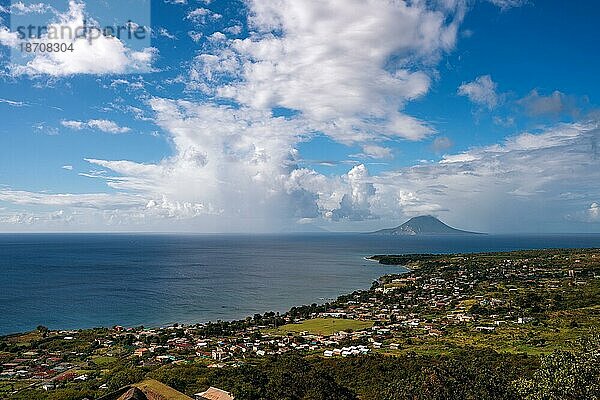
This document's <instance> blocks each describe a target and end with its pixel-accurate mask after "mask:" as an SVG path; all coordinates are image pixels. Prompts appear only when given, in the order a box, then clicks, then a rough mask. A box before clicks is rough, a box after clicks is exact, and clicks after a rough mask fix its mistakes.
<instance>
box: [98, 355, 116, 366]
mask: <svg viewBox="0 0 600 400" xmlns="http://www.w3.org/2000/svg"><path fill="white" fill-rule="evenodd" d="M117 360H118V358H117V357H110V356H100V357H94V358H92V361H93V362H94V364H96V365H97V366H99V367H106V366H107V365H110V364H113V363H114V362H115V361H117Z"/></svg>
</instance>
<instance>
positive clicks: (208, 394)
mask: <svg viewBox="0 0 600 400" xmlns="http://www.w3.org/2000/svg"><path fill="white" fill-rule="evenodd" d="M234 398H235V397H233V395H232V394H231V393H229V392H226V391H224V390H222V389H218V388H215V387H212V386H211V387H210V388H208V390H207V391H205V392H202V393H196V394H195V395H194V399H195V400H234Z"/></svg>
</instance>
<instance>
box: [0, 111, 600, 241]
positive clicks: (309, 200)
mask: <svg viewBox="0 0 600 400" xmlns="http://www.w3.org/2000/svg"><path fill="white" fill-rule="evenodd" d="M152 107H153V108H154V110H155V112H156V113H157V120H158V122H159V124H160V125H161V126H162V127H163V128H164V129H165V130H166V131H167V132H168V133H169V134H170V135H171V139H172V141H173V143H174V146H175V149H176V152H175V154H174V155H173V156H172V157H170V158H167V159H165V160H163V161H162V162H161V163H158V164H141V163H135V162H131V161H109V160H96V159H90V160H88V161H89V162H90V163H92V164H94V165H96V166H99V167H101V168H103V169H106V170H110V171H112V173H98V174H96V175H95V177H96V178H98V179H103V180H106V182H107V183H108V185H109V186H111V187H112V188H113V189H115V190H116V191H117V192H118V193H120V195H119V196H120V197H115V200H111V198H110V197H104V196H100V195H89V196H90V197H85V196H84V195H80V196H74V197H71V196H66V195H48V194H39V193H38V194H35V193H26V192H14V191H10V190H0V201H5V202H12V203H17V204H28V205H34V204H38V205H54V206H59V205H60V206H61V208H63V209H67V208H87V209H91V210H92V211H93V212H96V213H97V212H98V210H99V209H101V210H104V211H103V214H102V218H105V219H106V218H109V219H110V221H111V224H117V223H118V221H121V222H119V223H123V224H127V223H129V224H131V223H135V221H137V222H138V223H145V224H147V223H148V221H152V220H156V219H163V220H173V219H176V220H188V219H190V218H191V219H194V218H198V217H200V218H201V219H200V221H203V220H204V218H209V217H210V216H218V217H219V221H220V224H221V225H220V226H221V227H223V224H225V226H227V223H231V225H230V226H231V227H232V228H231V229H235V228H234V227H237V228H238V229H239V226H240V225H239V224H238V225H235V222H231V221H246V222H247V221H249V220H253V221H256V222H259V221H263V222H264V221H270V222H271V223H279V224H283V223H285V222H284V221H289V219H290V218H292V219H299V220H300V219H301V220H303V221H306V220H313V221H316V222H318V223H320V224H325V225H326V226H330V227H331V226H333V225H330V224H333V223H335V222H336V221H342V220H344V221H355V222H359V221H365V223H367V224H368V223H369V222H368V221H373V220H377V219H382V218H384V219H385V220H401V219H403V218H406V217H408V216H414V215H419V214H437V215H439V216H442V217H443V218H444V219H445V220H446V221H448V222H450V223H454V224H457V225H460V226H461V227H465V228H469V229H475V230H482V231H494V232H506V231H512V230H513V229H521V230H528V231H536V230H540V231H548V230H551V229H552V227H555V226H561V224H562V223H563V222H564V221H565V220H567V219H571V220H578V221H585V222H598V218H597V212H598V207H597V202H596V199H597V196H598V193H600V168H599V167H600V157H598V154H596V153H595V152H596V150H595V149H596V148H595V147H594V143H595V142H596V141H597V140H598V139H599V138H600V129H599V125H598V123H597V122H590V123H585V124H584V123H576V124H562V125H559V126H556V127H553V128H549V129H547V130H544V131H541V132H537V133H529V132H525V133H522V134H520V135H517V136H514V137H512V138H509V139H507V140H506V141H504V142H503V143H500V144H496V145H491V146H486V147H478V148H473V149H471V150H469V151H466V152H463V153H459V154H450V155H446V156H444V157H443V159H442V160H441V161H440V162H430V163H424V164H418V165H415V166H412V167H407V168H401V169H398V170H395V171H388V172H383V173H380V174H379V175H371V174H370V173H369V171H368V169H367V168H366V166H364V165H358V166H356V167H354V168H352V169H351V170H350V171H349V172H348V173H347V174H344V175H341V176H325V175H323V174H321V173H318V172H316V171H314V170H311V169H307V168H300V167H298V166H297V161H296V158H297V151H296V150H295V146H296V145H297V144H298V142H299V141H301V140H303V136H302V135H299V134H298V132H302V128H301V126H299V124H298V121H296V120H293V119H284V118H272V117H271V116H270V115H269V114H268V113H261V112H259V111H252V110H249V109H242V110H236V109H231V108H228V107H224V106H220V107H216V106H207V105H199V104H194V103H190V102H185V101H174V100H165V99H154V100H152ZM89 176H94V175H89ZM590 204H591V206H590ZM584 209H585V210H587V211H586V215H585V216H584V215H582V216H581V217H577V215H579V214H582V212H581V211H580V210H584ZM490 210H494V212H490ZM69 215H71V214H69ZM465 216H467V217H465ZM539 216H544V219H543V220H540V218H539ZM573 216H575V217H573ZM76 218H78V217H77V216H76ZM123 221H124V222H123ZM132 221H133V222H132ZM224 221H229V222H224ZM277 221H278V222H277ZM319 221H320V222H319ZM328 221H329V222H328ZM524 222H525V225H523V223H524ZM279 226H281V225H279ZM272 227H273V226H270V228H271V229H272ZM524 227H526V228H524ZM196 228H197V229H200V230H202V226H196ZM253 228H256V230H260V229H261V228H264V229H267V227H265V226H258V227H257V226H253Z"/></svg>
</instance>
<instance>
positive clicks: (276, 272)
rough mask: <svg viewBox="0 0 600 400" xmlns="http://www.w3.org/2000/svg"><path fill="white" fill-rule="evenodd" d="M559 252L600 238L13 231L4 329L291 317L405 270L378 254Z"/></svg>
mask: <svg viewBox="0 0 600 400" xmlns="http://www.w3.org/2000/svg"><path fill="white" fill-rule="evenodd" d="M557 247H600V235H545V236H495V235H481V236H454V237H448V236H447V237H439V236H438V237H436V236H425V237H406V236H400V237H388V236H374V235H360V234H302V235H292V234H288V235H252V236H251V235H158V234H157V235H145V234H1V235H0V334H9V333H15V332H24V331H28V330H31V329H35V327H36V326H38V325H45V326H47V327H49V328H52V329H76V328H90V327H98V326H113V325H123V326H139V325H144V326H154V327H156V326H163V325H167V324H172V323H176V322H177V323H196V322H206V321H209V320H212V321H216V320H231V319H239V318H244V317H246V316H251V315H253V314H255V313H261V314H262V313H264V312H266V311H276V312H284V311H286V310H288V309H289V308H290V307H292V306H294V305H302V304H310V303H322V302H325V301H327V300H330V299H334V298H335V297H337V296H338V295H340V294H343V293H348V292H351V291H353V290H356V289H364V288H368V287H369V286H370V284H371V282H372V281H373V280H374V279H377V278H378V277H379V276H381V275H384V274H389V273H397V272H402V271H404V269H403V268H402V267H395V266H383V265H379V264H377V263H374V262H371V261H366V260H365V259H364V257H365V256H369V255H373V254H399V253H428V252H429V253H455V252H480V251H505V250H516V249H539V248H557Z"/></svg>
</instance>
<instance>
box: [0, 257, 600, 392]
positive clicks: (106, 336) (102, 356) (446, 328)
mask: <svg viewBox="0 0 600 400" xmlns="http://www.w3.org/2000/svg"><path fill="white" fill-rule="evenodd" d="M371 259H372V260H373V261H376V262H379V263H382V264H395V265H402V266H405V267H406V268H408V272H404V269H400V267H399V271H398V274H393V275H386V276H383V277H381V278H380V279H379V280H377V281H376V282H373V283H372V286H371V288H370V289H368V290H360V291H356V292H354V293H350V294H346V295H342V296H340V297H339V298H338V299H337V300H336V301H333V302H331V303H325V304H312V305H306V306H301V307H294V308H292V309H291V310H289V311H288V312H286V313H282V314H279V313H276V312H267V313H265V314H263V315H259V314H257V315H254V316H250V317H248V318H246V319H245V320H241V321H230V322H224V321H217V322H210V323H204V324H196V325H178V324H176V325H172V326H166V327H160V328H148V327H122V326H114V327H112V328H110V329H109V328H98V329H87V330H68V331H67V330H50V329H48V328H46V327H43V326H40V327H38V328H37V329H36V330H34V331H32V332H29V333H25V334H18V335H10V336H6V337H2V338H0V361H1V366H0V397H1V398H28V397H27V396H30V397H29V398H90V399H92V398H103V399H104V398H106V399H109V398H111V397H110V395H111V393H117V392H118V393H120V394H119V395H120V396H123V395H124V393H126V391H123V388H128V387H129V386H128V385H132V384H135V383H136V380H139V381H142V380H143V379H146V378H147V377H152V374H153V373H155V372H156V371H160V370H161V369H163V368H171V367H173V366H176V365H197V366H200V367H202V368H209V369H214V370H215V371H216V370H228V369H232V368H233V369H235V368H239V367H241V366H243V365H246V364H254V363H260V360H261V359H264V358H269V357H277V356H282V355H286V354H296V355H301V356H302V357H309V358H324V359H337V358H354V357H368V356H372V355H388V356H395V355H396V356H397V355H402V354H413V353H414V354H429V353H432V352H434V353H439V354H445V353H448V352H450V351H452V350H453V349H456V348H471V347H473V348H478V349H493V350H494V351H497V352H508V353H511V354H512V353H522V354H525V355H528V354H529V355H532V354H533V355H539V354H544V353H550V352H552V351H553V350H556V349H569V347H570V346H575V344H576V342H577V340H578V339H579V338H581V337H582V336H583V335H585V333H586V332H589V331H590V330H593V329H597V328H598V320H600V319H599V317H600V307H599V306H598V304H599V303H598V297H599V295H600V250H540V251H522V252H513V253H489V254H456V255H399V256H373V257H371ZM124 365H126V366H127V369H126V370H125V369H124V368H123V366H124ZM121 369H122V371H127V373H125V372H124V373H123V374H118V372H119V371H120V370H121ZM132 371H133V372H132ZM136 372H139V373H136ZM163 383H165V384H168V382H163ZM157 384H159V383H158V382H157ZM209 389H211V388H209V387H206V388H204V391H199V392H197V393H187V394H185V395H184V394H182V396H189V397H185V398H190V397H191V398H197V399H204V398H211V397H202V396H203V395H202V393H205V391H206V390H209ZM135 390H141V389H139V388H137V387H131V388H130V389H129V391H130V392H131V393H133V391H135ZM211 390H222V391H223V393H229V392H228V390H230V388H228V387H223V388H220V389H219V388H212V389H211ZM66 392H69V393H80V394H82V393H85V395H82V397H77V395H73V396H71V397H68V396H64V397H60V394H61V393H66ZM32 393H36V396H37V397H31V396H32ZM88 393H89V394H88ZM178 393H179V392H178ZM102 396H104V397H102ZM106 396H109V397H106ZM194 396H195V397H194ZM227 396H229V395H227ZM113 398H115V399H117V398H120V397H114V396H113ZM123 398H125V397H123ZM131 398H133V397H131ZM165 398H167V397H165ZM173 398H175V397H173ZM181 398H184V397H181ZM215 398H228V397H215ZM229 398H233V394H232V395H231V396H230V397H229Z"/></svg>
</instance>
